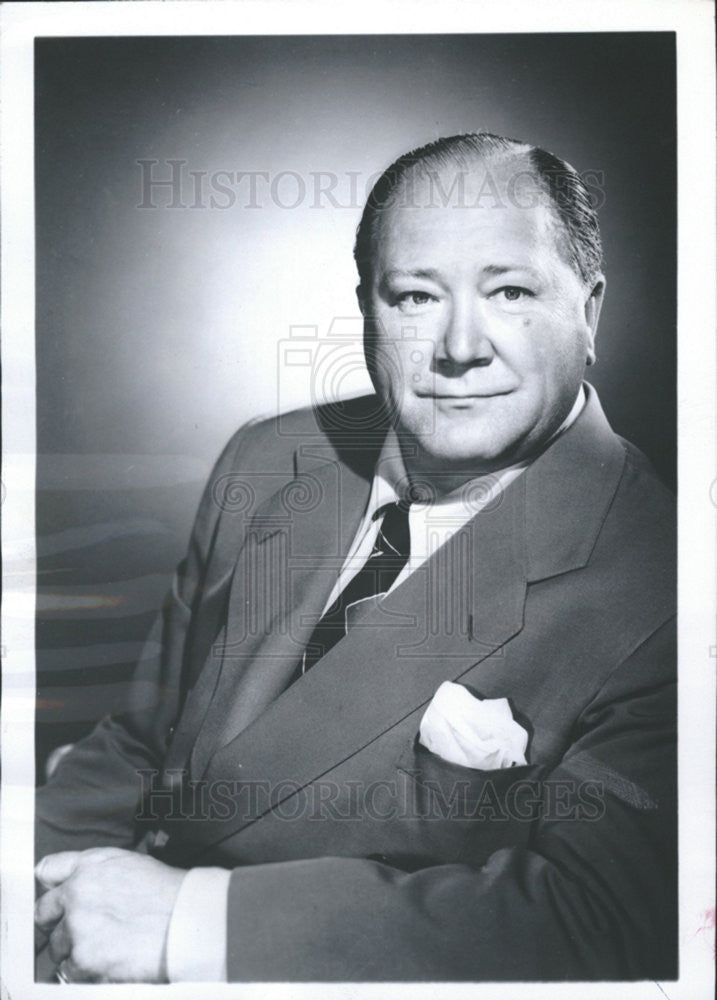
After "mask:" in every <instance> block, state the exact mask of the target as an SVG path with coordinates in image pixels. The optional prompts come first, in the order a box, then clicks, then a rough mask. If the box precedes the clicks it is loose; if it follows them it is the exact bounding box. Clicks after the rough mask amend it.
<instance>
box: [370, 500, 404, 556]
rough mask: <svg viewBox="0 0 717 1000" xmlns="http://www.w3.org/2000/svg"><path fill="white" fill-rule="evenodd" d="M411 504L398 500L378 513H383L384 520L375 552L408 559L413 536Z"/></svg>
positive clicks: (379, 530)
mask: <svg viewBox="0 0 717 1000" xmlns="http://www.w3.org/2000/svg"><path fill="white" fill-rule="evenodd" d="M409 507H410V503H407V502H406V501H405V500H397V501H395V502H394V503H389V504H386V505H385V506H384V507H382V508H380V509H379V511H378V512H377V514H378V516H380V515H381V513H382V512H383V520H382V521H381V524H380V526H379V529H378V537H377V538H376V545H375V547H374V552H384V553H386V555H395V556H400V557H401V558H402V559H403V560H406V559H408V556H409V554H410V551H411V535H410V531H409V527H408V509H409Z"/></svg>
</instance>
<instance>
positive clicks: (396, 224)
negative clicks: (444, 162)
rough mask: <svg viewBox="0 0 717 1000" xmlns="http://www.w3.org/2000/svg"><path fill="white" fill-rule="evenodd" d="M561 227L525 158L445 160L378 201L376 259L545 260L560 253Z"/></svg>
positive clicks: (446, 261)
mask: <svg viewBox="0 0 717 1000" xmlns="http://www.w3.org/2000/svg"><path fill="white" fill-rule="evenodd" d="M563 235H564V234H563V229H562V225H561V224H560V222H559V220H558V219H557V217H556V213H555V209H554V206H553V204H552V201H551V199H550V197H549V195H548V194H547V192H545V191H544V189H543V188H542V187H541V185H540V183H539V181H538V179H537V178H536V176H535V174H534V173H533V172H532V171H531V170H530V169H529V167H528V166H527V165H526V163H525V161H524V160H521V161H519V162H516V161H515V160H512V161H510V162H509V163H507V164H506V163H493V162H487V163H482V162H481V163H476V164H471V165H470V166H469V167H465V166H463V167H461V166H460V165H450V166H447V167H442V168H441V169H440V170H434V171H428V172H422V173H420V174H418V173H416V174H414V175H413V176H412V177H409V178H408V179H407V180H406V182H404V184H403V185H402V187H401V189H400V190H398V191H397V192H396V195H395V197H394V199H393V201H392V203H391V205H390V206H389V207H387V208H386V209H384V211H383V212H382V213H381V216H380V218H379V219H378V222H377V227H376V230H375V237H376V242H375V246H374V251H375V253H376V257H377V259H378V263H379V266H380V265H381V264H384V265H385V264H388V263H389V262H390V264H391V266H401V265H402V264H408V263H410V262H415V261H417V259H418V258H421V257H424V258H428V257H431V258H433V261H434V262H438V263H441V262H442V263H444V264H446V265H447V266H448V265H451V264H455V265H460V264H467V263H469V262H476V263H478V262H482V263H500V261H498V260H493V259H492V258H498V257H510V258H511V259H514V260H515V262H519V261H523V262H525V263H531V264H533V265H535V264H538V263H541V262H542V264H543V266H544V267H547V266H552V265H553V264H555V263H557V262H558V261H560V263H563V264H564V261H563V258H562V256H561V254H560V243H561V241H562V238H563Z"/></svg>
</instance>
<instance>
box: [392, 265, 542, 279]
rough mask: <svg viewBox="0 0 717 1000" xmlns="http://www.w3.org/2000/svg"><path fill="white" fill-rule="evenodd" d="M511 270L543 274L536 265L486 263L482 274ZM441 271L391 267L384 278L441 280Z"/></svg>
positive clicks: (497, 275) (505, 272) (492, 274)
mask: <svg viewBox="0 0 717 1000" xmlns="http://www.w3.org/2000/svg"><path fill="white" fill-rule="evenodd" d="M511 271H522V272H524V273H525V274H529V275H531V277H533V278H535V279H536V280H538V279H540V278H541V274H540V272H539V271H537V270H536V269H535V268H534V267H531V266H530V265H529V264H486V266H485V267H482V268H481V274H482V275H485V276H487V277H489V278H494V277H500V276H501V275H504V274H510V272H511ZM440 277H441V275H440V272H438V271H436V270H435V268H432V267H417V268H410V269H408V270H404V269H402V268H396V267H394V268H391V270H390V271H386V273H385V275H384V278H389V279H390V278H429V279H431V280H432V281H439V280H440Z"/></svg>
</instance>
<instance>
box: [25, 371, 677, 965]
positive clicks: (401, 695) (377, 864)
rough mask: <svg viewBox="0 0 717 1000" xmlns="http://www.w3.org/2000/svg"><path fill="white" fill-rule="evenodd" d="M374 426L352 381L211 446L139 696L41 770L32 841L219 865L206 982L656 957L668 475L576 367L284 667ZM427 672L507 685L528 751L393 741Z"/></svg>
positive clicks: (352, 522) (664, 889)
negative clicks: (518, 451)
mask: <svg viewBox="0 0 717 1000" xmlns="http://www.w3.org/2000/svg"><path fill="white" fill-rule="evenodd" d="M384 434H385V424H384V423H383V419H382V415H381V413H380V411H379V410H378V409H376V406H375V401H373V400H371V399H361V400H354V401H351V402H348V403H345V404H343V405H342V406H341V407H324V408H321V409H319V410H318V411H316V412H311V411H309V410H307V411H300V412H297V413H294V414H289V415H288V416H284V417H281V418H279V419H278V420H272V421H265V422H261V423H255V424H252V425H249V426H248V427H246V428H244V429H242V430H241V431H240V432H239V433H238V434H237V435H236V436H235V437H234V438H233V439H232V441H231V442H230V444H229V445H228V447H227V448H226V449H225V451H224V453H223V455H222V457H221V458H220V460H219V463H218V464H217V467H216V469H215V472H214V475H213V477H212V479H211V481H210V483H209V485H208V486H207V489H206V491H205V495H204V498H203V500H202V503H201V505H200V510H199V514H198V517H197V521H196V524H195V528H194V532H193V535H192V540H191V544H190V548H189V552H188V556H187V558H186V560H185V561H184V563H183V564H182V566H181V567H180V569H179V572H178V574H177V577H176V579H175V582H174V587H173V593H172V596H171V599H170V600H169V601H168V603H167V605H166V607H165V609H164V612H163V615H162V619H161V621H160V622H158V625H157V629H158V633H157V634H156V635H155V637H154V638H155V639H156V638H160V639H161V643H162V649H163V653H162V656H161V657H160V658H159V659H158V660H157V661H155V662H154V663H150V662H149V661H147V662H144V663H143V664H142V665H141V669H140V671H139V672H138V675H137V680H136V683H135V697H136V711H133V712H131V713H129V714H128V715H126V716H123V717H121V718H111V719H106V720H104V721H103V722H102V723H100V725H99V726H98V727H97V729H96V730H95V732H94V733H93V734H92V735H91V736H90V737H89V738H88V739H86V740H85V741H83V742H82V743H81V744H78V746H77V747H76V748H75V750H74V752H73V753H72V754H71V755H70V756H69V757H67V758H66V759H65V760H64V761H63V762H62V764H61V765H60V767H59V768H58V770H57V772H56V774H55V775H54V777H53V780H52V782H51V783H50V784H49V785H48V786H47V787H46V788H44V789H42V790H41V791H40V793H39V799H38V854H39V855H40V856H42V855H44V854H45V853H47V852H48V851H51V850H60V849H65V848H69V847H73V848H78V847H88V846H93V845H97V844H100V843H104V844H109V843H111V844H118V845H120V846H131V845H135V844H137V842H138V840H139V838H142V837H143V838H144V839H143V840H142V843H143V844H145V845H146V844H148V843H150V844H151V843H152V842H154V848H153V851H154V853H155V854H156V856H157V857H160V858H164V859H166V860H167V861H168V862H170V863H173V864H180V865H182V866H186V867H191V866H193V865H197V864H200V865H202V864H220V865H223V866H226V867H230V868H232V869H234V871H233V875H232V881H231V891H230V898H229V907H228V935H229V953H228V968H229V975H230V979H237V980H326V979H329V980H391V979H394V980H396V979H397V980H451V979H466V980H511V979H514V980H521V979H522V980H535V979H564V978H573V979H610V978H612V979H621V978H626V979H630V978H648V977H649V978H652V979H657V978H671V977H674V976H675V975H676V957H675V956H676V874H675V872H676V858H675V853H676V849H675V826H676V817H675V776H674V771H675V748H674V725H675V706H674V667H675V644H674V630H673V619H674V611H675V607H674V605H675V595H674V583H675V580H674V576H675V562H674V548H673V544H674V539H673V536H674V507H673V501H672V497H671V495H670V494H669V493H668V492H667V490H666V489H665V488H664V487H662V485H661V484H660V482H659V481H658V480H657V478H656V477H655V475H654V473H653V472H652V470H651V468H650V466H649V464H648V463H647V461H646V459H645V458H644V456H642V455H641V454H640V453H639V452H638V451H637V450H636V449H635V448H634V447H633V446H631V445H629V444H628V443H626V442H624V441H622V440H621V439H619V438H618V437H616V435H615V434H614V433H613V432H612V431H611V429H610V427H609V425H608V423H607V421H606V419H605V417H604V415H603V413H602V410H601V408H600V404H599V402H598V400H597V397H596V395H595V393H594V391H592V390H590V393H589V400H588V404H587V406H586V408H585V410H584V411H583V412H582V414H581V415H580V417H579V418H578V420H577V421H576V423H575V424H574V425H573V426H572V427H571V428H570V429H569V430H568V431H567V432H566V433H564V434H563V435H562V436H561V437H559V438H558V439H557V440H556V441H555V442H554V443H553V444H552V445H551V446H550V447H549V448H548V449H547V450H546V451H545V452H544V453H543V454H542V455H540V456H539V457H538V458H537V459H536V460H535V461H534V462H533V464H532V465H531V466H530V468H529V469H528V470H527V472H526V473H524V474H523V475H522V476H520V477H519V478H518V479H517V480H515V481H514V482H513V483H511V484H510V486H509V487H508V488H507V489H506V490H505V491H504V493H503V494H502V495H501V496H500V497H499V498H498V499H497V500H496V501H495V502H494V503H492V504H491V505H490V506H489V507H488V508H486V509H484V510H483V511H482V512H481V513H480V514H478V515H477V516H476V517H475V518H473V519H472V520H471V521H470V522H469V523H468V524H467V525H465V526H464V527H462V528H460V529H459V530H457V531H456V532H455V534H454V535H453V537H452V539H451V540H450V541H449V542H448V543H447V544H446V545H445V546H444V547H443V548H442V549H440V550H439V551H438V552H437V553H436V554H435V555H434V556H433V557H432V558H431V559H429V560H428V562H427V563H426V564H424V566H423V567H422V568H421V569H419V570H418V571H416V572H415V573H414V574H412V575H411V576H410V577H409V578H408V579H407V580H406V581H405V582H404V583H403V584H402V585H400V586H399V587H398V588H396V589H395V590H394V591H393V592H392V593H391V594H389V595H388V597H387V598H386V599H385V600H384V601H383V602H381V604H380V605H379V604H377V603H376V604H372V605H370V606H369V608H368V609H367V611H366V614H365V615H364V618H363V619H362V620H361V621H360V622H359V623H358V624H357V626H356V627H355V628H354V629H352V631H351V632H350V633H349V635H348V636H347V637H346V638H345V639H344V640H342V642H341V643H339V644H338V645H337V646H336V647H334V649H333V650H332V651H331V652H330V653H329V654H328V655H327V656H325V657H324V658H323V659H322V660H320V661H319V663H318V664H317V665H316V666H315V667H313V668H312V670H311V671H309V672H308V673H307V674H306V675H305V676H304V677H303V678H301V679H300V680H298V681H296V682H295V683H293V684H290V681H291V679H292V678H293V677H294V672H295V670H296V666H297V662H298V660H299V658H300V656H301V653H302V651H303V648H304V646H305V644H306V642H307V641H308V638H309V636H310V634H311V630H312V626H313V624H314V622H315V621H316V619H317V618H318V617H319V616H320V614H321V611H322V608H323V606H324V603H325V601H326V599H327V597H328V594H329V593H330V591H331V588H332V586H333V584H334V581H335V579H336V575H337V573H338V570H339V568H340V566H341V564H342V562H343V558H344V555H345V553H346V551H347V549H348V546H349V545H350V543H351V540H352V539H353V536H354V533H355V531H356V529H357V526H358V523H359V520H360V517H361V515H362V512H363V509H364V506H365V503H366V499H367V495H368V489H369V485H370V480H371V475H372V473H373V467H374V463H375V460H376V456H377V454H378V451H379V449H380V445H381V441H382V438H383V436H384ZM444 680H454V681H459V682H460V683H461V684H464V685H466V686H467V687H468V688H469V690H471V691H472V692H473V693H474V694H476V695H477V696H479V697H481V698H498V697H507V698H509V699H510V704H511V707H512V709H513V714H514V716H515V718H516V719H517V720H518V721H519V722H520V723H521V724H522V725H523V726H524V727H525V728H526V729H527V730H528V732H529V734H530V741H529V745H528V750H527V759H528V762H529V763H528V764H527V765H526V766H521V767H517V768H512V769H507V770H498V771H478V770H473V769H469V768H464V767H459V766H456V765H452V764H448V763H446V762H444V761H441V760H439V759H438V758H436V757H435V756H434V755H432V754H430V753H429V752H428V751H427V750H425V749H423V748H422V747H420V746H419V745H418V744H417V741H416V735H417V732H418V725H419V721H420V718H421V716H422V714H423V712H424V711H425V708H426V706H427V704H428V702H429V701H430V699H431V697H432V696H433V694H434V692H435V690H436V688H437V687H438V685H439V684H440V683H441V682H442V681H444ZM287 685H289V686H287ZM152 769H156V770H157V771H159V772H160V774H159V775H158V776H157V777H156V778H154V777H153V776H152V774H151V773H150V772H151V771H152ZM182 769H185V770H186V771H187V772H188V776H189V779H190V781H189V782H187V781H186V780H185V782H184V785H183V786H182V787H181V789H180V790H179V791H177V790H176V788H175V793H174V797H173V798H171V797H170V795H169V792H168V788H169V785H170V784H171V780H170V779H171V776H172V775H173V774H174V775H175V786H176V782H177V779H176V774H178V773H179V772H180V771H181V770H182ZM138 770H140V771H142V772H143V775H142V781H143V782H144V789H145V792H147V790H149V792H150V794H149V795H148V796H146V797H145V801H144V805H143V807H142V816H143V818H142V820H141V821H140V822H137V821H136V819H135V814H136V812H137V798H138V790H139V787H140V782H139V781H138V778H137V771H138ZM162 776H164V784H163V783H162V780H163V777H162ZM200 779H201V781H200ZM192 782H194V784H192ZM148 825H149V826H151V827H152V828H153V830H155V831H158V832H155V833H153V834H152V835H151V836H150V837H147V836H146V832H145V831H146V827H147V826H148Z"/></svg>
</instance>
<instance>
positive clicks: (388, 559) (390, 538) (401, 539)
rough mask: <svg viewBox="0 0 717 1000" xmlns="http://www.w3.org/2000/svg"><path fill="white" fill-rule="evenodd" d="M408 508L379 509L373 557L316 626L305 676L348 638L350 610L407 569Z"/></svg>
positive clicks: (305, 660)
mask: <svg viewBox="0 0 717 1000" xmlns="http://www.w3.org/2000/svg"><path fill="white" fill-rule="evenodd" d="M408 507H409V505H408V504H407V503H404V502H402V501H398V502H396V503H391V504H386V505H385V506H384V507H381V508H379V510H378V511H377V512H376V514H375V515H374V517H380V516H381V515H382V514H383V520H382V521H381V526H380V528H379V531H378V536H377V538H376V541H375V543H374V547H373V549H372V551H371V554H370V556H369V557H368V559H367V560H366V562H365V563H364V564H363V566H362V567H361V569H360V570H359V571H358V573H357V574H356V576H354V577H352V579H351V580H349V582H348V583H347V584H346V586H345V587H344V589H343V590H342V591H341V593H340V594H339V596H338V597H337V598H336V600H335V601H334V603H333V604H332V605H331V606H330V607H329V608H327V609H326V611H325V612H324V614H323V616H322V617H321V618H320V620H319V621H318V622H317V623H316V626H315V628H314V631H313V632H312V634H311V638H310V639H309V642H308V644H307V647H306V651H305V653H304V656H303V659H302V663H301V673H302V674H303V673H305V672H306V671H307V670H308V669H309V668H310V667H313V665H314V664H315V663H316V662H317V661H318V660H320V659H321V657H322V656H325V655H326V653H328V651H329V650H330V649H332V648H333V647H334V646H335V645H336V643H337V642H339V640H341V639H343V637H344V636H345V635H346V632H347V631H348V628H349V625H348V621H347V614H348V613H349V611H350V609H351V608H352V607H353V606H354V605H356V604H358V603H359V602H361V601H365V600H367V599H368V598H371V597H377V596H379V595H381V594H385V593H386V592H387V591H388V590H390V588H391V586H392V585H393V583H394V582H395V580H396V578H397V577H398V575H399V573H400V572H401V570H402V569H403V567H404V566H405V565H406V562H407V561H408V556H409V553H410V535H409V530H408Z"/></svg>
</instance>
